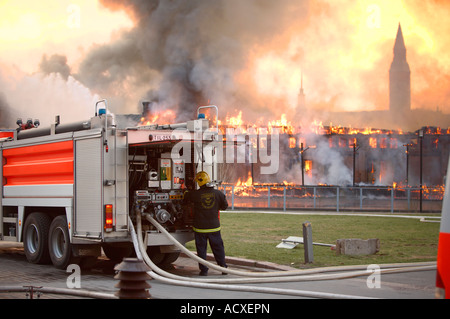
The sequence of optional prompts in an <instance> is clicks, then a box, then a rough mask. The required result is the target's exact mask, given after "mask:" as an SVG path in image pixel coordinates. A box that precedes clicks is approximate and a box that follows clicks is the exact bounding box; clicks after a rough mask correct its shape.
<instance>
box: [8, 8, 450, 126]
mask: <svg viewBox="0 0 450 319" xmlns="http://www.w3.org/2000/svg"><path fill="white" fill-rule="evenodd" d="M449 14H450V2H449V1H438V0H428V1H418V0H408V1H399V0H393V1H387V0H385V1H375V0H360V1H353V0H337V1H331V0H317V1H312V0H310V1H308V0H298V1H293V0H280V1H271V0H245V1H242V0H217V1H206V0H192V1H182V0H175V1H156V0H145V1H144V0H141V1H140V0H133V1H131V0H130V1H118V0H101V1H92V0H90V1H87V0H84V1H70V0H68V1H64V0H63V1H60V0H58V1H57V0H44V1H27V0H16V1H5V0H0V124H2V125H6V124H5V121H10V120H11V118H15V117H18V116H21V117H33V118H34V117H39V118H40V120H41V122H44V123H45V122H51V121H52V118H53V117H54V115H61V116H62V118H63V119H64V117H66V118H69V119H84V118H86V117H87V116H90V115H92V109H93V107H94V103H95V101H96V100H97V99H101V98H107V99H108V101H109V102H110V106H111V109H112V110H113V111H114V112H117V113H127V112H139V111H140V109H139V103H140V101H142V100H152V101H157V106H155V108H156V109H157V110H167V109H174V110H176V113H177V114H182V115H183V114H186V116H189V115H190V114H191V113H192V108H193V105H198V104H203V103H205V104H206V103H213V104H216V105H218V106H220V107H221V111H222V113H221V114H224V115H225V114H226V115H229V116H233V115H237V114H238V111H239V110H243V117H246V118H247V120H252V119H259V118H260V117H264V118H269V119H270V118H276V117H277V116H278V117H279V114H280V113H287V114H290V113H293V112H294V111H295V107H296V103H297V94H298V91H299V88H300V82H301V78H302V77H303V87H304V90H305V94H306V101H307V107H308V109H309V111H310V113H311V114H312V115H311V119H312V117H313V116H314V113H315V112H322V111H324V110H327V111H370V110H386V109H388V107H389V105H388V104H389V101H388V96H389V91H388V89H389V87H388V70H389V66H390V63H391V62H392V49H393V45H394V41H395V35H396V33H397V28H398V25H399V23H401V27H402V31H403V36H404V39H405V44H406V47H407V59H408V62H409V65H410V68H411V82H412V108H413V109H430V110H436V109H438V108H439V110H441V111H443V112H445V113H450V106H449V102H448V101H449V97H450V37H449V36H448V34H450V22H449V21H448V16H449ZM30 106H32V107H30ZM14 122H15V120H14Z"/></svg>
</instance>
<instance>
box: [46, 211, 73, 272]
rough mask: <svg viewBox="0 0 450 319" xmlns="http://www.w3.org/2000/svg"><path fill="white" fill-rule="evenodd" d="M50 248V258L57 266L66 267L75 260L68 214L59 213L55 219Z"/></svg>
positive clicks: (49, 236) (50, 232)
mask: <svg viewBox="0 0 450 319" xmlns="http://www.w3.org/2000/svg"><path fill="white" fill-rule="evenodd" d="M48 248H49V253H50V259H51V261H52V263H53V265H54V266H55V267H56V268H59V269H66V268H67V266H68V265H69V264H71V263H72V262H73V254H72V244H71V243H70V236H69V229H68V228H67V219H66V216H64V215H59V216H57V217H55V219H53V221H52V223H51V225H50V230H49V235H48Z"/></svg>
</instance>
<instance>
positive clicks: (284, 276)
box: [130, 210, 436, 298]
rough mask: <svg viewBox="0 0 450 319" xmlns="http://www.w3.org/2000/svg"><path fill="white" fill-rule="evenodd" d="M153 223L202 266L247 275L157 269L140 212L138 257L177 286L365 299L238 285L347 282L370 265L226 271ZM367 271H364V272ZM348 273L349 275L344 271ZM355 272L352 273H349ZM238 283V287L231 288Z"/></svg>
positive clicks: (399, 268)
mask: <svg viewBox="0 0 450 319" xmlns="http://www.w3.org/2000/svg"><path fill="white" fill-rule="evenodd" d="M142 215H143V216H144V217H145V218H146V219H147V220H148V221H149V222H150V223H152V224H153V225H154V226H155V227H156V228H157V229H158V230H159V231H160V232H161V233H163V234H164V235H166V236H167V237H168V238H169V239H170V240H171V241H172V242H173V243H174V245H175V246H176V247H178V248H179V249H180V250H181V251H182V252H184V253H185V254H186V255H188V257H190V258H192V259H194V260H196V261H198V262H199V263H202V264H204V265H206V266H208V267H211V268H213V269H216V270H219V271H221V272H226V273H228V274H234V275H238V276H243V277H244V278H231V279H229V278H227V279H210V278H208V279H206V278H205V279H204V278H186V277H182V276H177V275H174V274H171V273H168V272H166V271H164V270H162V269H160V268H159V267H157V266H156V265H155V264H154V263H153V262H152V261H151V259H150V258H149V257H148V255H147V253H146V245H145V244H144V242H143V238H142V216H141V211H140V210H137V211H136V221H137V223H136V224H137V235H136V232H135V230H134V228H133V224H132V223H131V222H130V225H131V227H132V238H133V244H134V246H135V250H136V254H137V256H138V258H141V259H142V260H143V261H144V262H145V263H146V264H147V265H148V266H149V267H150V268H151V270H152V271H151V272H149V274H150V275H151V276H152V277H153V278H154V279H158V280H161V281H163V282H167V283H170V284H175V285H185V286H191V287H192V286H195V287H199V288H209V289H223V290H235V291H236V290H237V291H251V292H261V293H274V294H284V295H293V296H306V297H313V298H365V297H362V296H349V295H341V294H330V293H317V292H311V291H302V290H293V289H280V288H271V287H270V288H269V287H255V286H241V285H235V284H237V283H273V282H291V281H312V280H333V279H344V278H352V277H357V276H364V275H368V271H367V266H364V265H357V266H343V267H326V268H321V269H309V270H293V271H281V272H280V271H276V272H247V271H238V270H233V269H229V268H223V267H220V266H218V265H215V264H212V263H210V262H208V261H205V260H203V259H201V258H199V257H198V256H196V255H195V254H193V253H192V252H191V251H190V250H188V249H187V248H186V247H184V245H183V244H181V243H179V242H178V241H177V240H176V239H175V238H174V237H173V236H172V235H170V233H169V232H168V231H167V230H166V229H164V227H163V226H161V225H160V224H159V223H158V222H157V221H156V220H154V219H153V218H152V217H151V216H150V215H148V214H142ZM380 268H381V269H380V273H396V272H409V271H419V270H433V269H436V265H435V263H411V264H386V265H381V266H380ZM362 269H364V270H362ZM338 271H340V273H335V274H321V273H324V272H338ZM342 271H345V272H342ZM348 271H351V272H348ZM231 284H234V285H231Z"/></svg>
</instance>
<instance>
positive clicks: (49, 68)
mask: <svg viewBox="0 0 450 319" xmlns="http://www.w3.org/2000/svg"><path fill="white" fill-rule="evenodd" d="M39 70H40V71H41V72H42V73H44V74H46V75H48V74H51V73H59V74H60V75H61V77H62V78H63V79H64V80H66V81H67V79H68V78H69V75H70V66H68V65H67V57H66V56H64V55H60V54H53V55H52V56H50V58H47V55H44V56H42V60H41V63H40V64H39Z"/></svg>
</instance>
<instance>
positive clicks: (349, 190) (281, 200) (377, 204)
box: [219, 185, 444, 212]
mask: <svg viewBox="0 0 450 319" xmlns="http://www.w3.org/2000/svg"><path fill="white" fill-rule="evenodd" d="M219 189H220V190H222V191H223V192H224V193H225V194H226V195H227V199H228V203H229V204H230V206H231V207H230V208H231V210H235V209H249V208H252V209H268V208H270V209H280V210H283V211H286V210H294V209H305V210H332V211H337V212H339V211H388V212H389V211H390V212H440V211H441V209H442V198H443V194H444V190H443V187H442V188H441V187H435V188H423V189H422V192H421V189H420V188H414V187H408V188H395V187H382V186H380V187H373V186H358V187H342V186H287V185H281V186H277V185H270V186H269V185H254V186H235V185H221V186H220V187H219Z"/></svg>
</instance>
